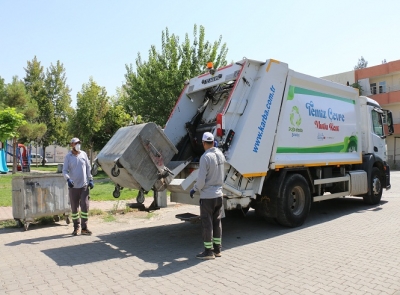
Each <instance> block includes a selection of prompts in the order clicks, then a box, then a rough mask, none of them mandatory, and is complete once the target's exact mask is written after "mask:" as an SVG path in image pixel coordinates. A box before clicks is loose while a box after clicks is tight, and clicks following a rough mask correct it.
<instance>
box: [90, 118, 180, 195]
mask: <svg viewBox="0 0 400 295" xmlns="http://www.w3.org/2000/svg"><path fill="white" fill-rule="evenodd" d="M177 152H178V150H177V149H176V147H175V146H174V145H173V144H172V142H171V141H170V140H169V139H168V138H167V137H166V135H165V134H164V132H163V131H162V130H161V128H159V127H158V126H157V125H156V124H154V123H146V124H140V125H134V126H128V127H123V128H120V129H119V130H118V131H117V132H116V133H115V134H114V136H113V137H112V138H111V139H110V140H109V141H108V143H107V144H106V145H105V146H104V148H103V149H102V150H101V151H100V153H99V154H98V155H97V159H96V162H97V164H98V165H99V166H101V168H102V169H103V171H104V172H106V173H107V174H108V176H110V178H111V180H112V181H113V182H114V183H115V184H117V186H120V187H126V188H133V189H144V190H145V191H149V190H151V189H152V187H153V186H155V187H156V188H157V189H158V190H162V189H161V188H162V187H163V185H164V182H163V181H162V179H164V178H166V177H167V176H168V175H169V174H168V168H167V167H166V166H167V164H168V163H169V162H170V160H171V159H172V157H173V156H174V155H175V154H176V153H177ZM164 189H165V188H164Z"/></svg>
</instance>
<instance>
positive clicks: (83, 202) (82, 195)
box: [69, 186, 89, 229]
mask: <svg viewBox="0 0 400 295" xmlns="http://www.w3.org/2000/svg"><path fill="white" fill-rule="evenodd" d="M69 201H70V203H71V211H72V214H71V217H72V221H73V223H74V228H75V229H78V228H79V213H78V209H79V206H80V207H81V224H82V229H86V228H87V222H88V213H89V187H88V186H84V187H81V188H69Z"/></svg>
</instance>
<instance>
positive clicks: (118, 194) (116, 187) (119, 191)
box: [111, 172, 122, 198]
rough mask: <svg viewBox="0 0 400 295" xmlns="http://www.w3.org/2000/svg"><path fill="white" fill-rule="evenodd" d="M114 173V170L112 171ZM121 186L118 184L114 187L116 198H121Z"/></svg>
mask: <svg viewBox="0 0 400 295" xmlns="http://www.w3.org/2000/svg"><path fill="white" fill-rule="evenodd" d="M111 173H112V172H111ZM118 174H119V173H118ZM121 189H122V188H121V187H120V186H119V185H118V184H117V185H116V186H115V189H114V191H113V197H114V198H119V196H120V195H121Z"/></svg>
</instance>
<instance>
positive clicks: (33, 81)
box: [24, 56, 54, 165]
mask: <svg viewBox="0 0 400 295" xmlns="http://www.w3.org/2000/svg"><path fill="white" fill-rule="evenodd" d="M24 70H25V72H26V76H25V78H24V82H25V87H26V89H27V91H28V93H29V95H30V96H31V97H32V99H33V100H35V101H36V103H37V105H38V110H39V116H38V118H37V122H38V123H42V124H45V125H46V127H47V130H46V133H45V134H44V135H43V136H42V137H41V138H38V139H37V142H38V143H41V144H42V145H43V148H44V149H45V147H46V146H48V145H49V143H50V142H52V141H53V140H54V137H53V135H52V133H51V130H54V107H53V104H52V102H51V101H50V100H49V99H48V97H47V93H46V89H45V74H44V71H43V67H42V66H41V64H40V62H39V61H38V60H37V58H36V56H35V57H34V58H33V60H32V61H28V62H27V67H26V68H24ZM45 155H46V153H45V150H44V151H43V162H42V165H44V164H45V162H44V158H45Z"/></svg>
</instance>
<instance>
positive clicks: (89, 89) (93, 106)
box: [70, 77, 109, 149]
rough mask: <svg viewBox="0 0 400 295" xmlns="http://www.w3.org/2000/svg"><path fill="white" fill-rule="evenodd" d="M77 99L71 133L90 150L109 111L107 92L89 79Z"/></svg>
mask: <svg viewBox="0 0 400 295" xmlns="http://www.w3.org/2000/svg"><path fill="white" fill-rule="evenodd" d="M77 97H78V99H77V109H76V113H75V115H74V117H73V120H72V122H71V125H70V127H72V130H71V131H73V134H74V136H77V137H79V139H80V140H81V141H82V143H83V144H84V145H85V146H86V147H89V148H90V149H92V148H93V145H94V142H93V140H94V136H95V135H96V134H97V133H98V132H99V131H100V129H101V127H102V126H103V124H104V117H105V115H106V114H107V112H108V111H109V103H108V96H107V91H106V89H105V88H104V87H100V86H99V85H97V83H96V82H95V81H94V80H93V78H92V77H90V79H89V82H88V83H87V84H83V85H82V90H81V92H78V94H77Z"/></svg>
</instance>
